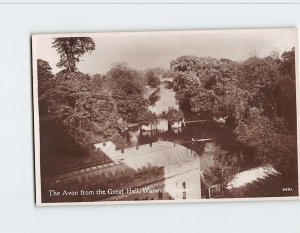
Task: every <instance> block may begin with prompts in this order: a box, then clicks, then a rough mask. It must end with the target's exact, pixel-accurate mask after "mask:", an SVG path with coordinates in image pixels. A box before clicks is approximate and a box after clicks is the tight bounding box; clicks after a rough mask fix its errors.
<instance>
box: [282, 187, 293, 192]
mask: <svg viewBox="0 0 300 233" xmlns="http://www.w3.org/2000/svg"><path fill="white" fill-rule="evenodd" d="M292 191H293V188H282V192H292Z"/></svg>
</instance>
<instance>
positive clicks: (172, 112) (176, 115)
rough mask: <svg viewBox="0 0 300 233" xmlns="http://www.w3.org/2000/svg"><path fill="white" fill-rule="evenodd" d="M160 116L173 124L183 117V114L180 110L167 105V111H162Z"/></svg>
mask: <svg viewBox="0 0 300 233" xmlns="http://www.w3.org/2000/svg"><path fill="white" fill-rule="evenodd" d="M161 117H162V118H163V119H166V120H167V121H168V122H169V123H170V124H173V123H174V122H176V121H181V120H182V119H183V118H184V114H183V112H182V111H181V110H177V109H176V108H174V107H169V109H168V111H167V112H162V114H161Z"/></svg>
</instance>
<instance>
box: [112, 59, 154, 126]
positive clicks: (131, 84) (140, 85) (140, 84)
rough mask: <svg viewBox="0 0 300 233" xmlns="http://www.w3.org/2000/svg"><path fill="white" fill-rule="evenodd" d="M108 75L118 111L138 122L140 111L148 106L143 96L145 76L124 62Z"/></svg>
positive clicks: (123, 116) (124, 117)
mask: <svg viewBox="0 0 300 233" xmlns="http://www.w3.org/2000/svg"><path fill="white" fill-rule="evenodd" d="M106 76H107V81H108V82H109V83H110V89H111V92H112V97H113V99H114V100H115V103H116V106H117V111H118V112H119V114H121V116H122V118H123V119H124V120H126V121H130V122H136V119H137V118H138V116H139V113H140V112H142V111H146V110H147V106H148V101H147V100H146V99H145V98H144V96H143V90H144V80H143V77H141V76H140V74H139V73H138V72H137V71H135V70H132V69H130V68H129V67H128V66H126V65H124V64H116V65H115V66H114V67H112V68H111V70H110V71H108V72H107V74H106Z"/></svg>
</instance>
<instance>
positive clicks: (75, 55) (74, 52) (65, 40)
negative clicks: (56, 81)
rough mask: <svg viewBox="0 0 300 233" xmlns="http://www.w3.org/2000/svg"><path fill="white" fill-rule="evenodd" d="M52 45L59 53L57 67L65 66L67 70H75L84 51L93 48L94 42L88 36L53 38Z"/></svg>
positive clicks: (87, 51)
mask: <svg viewBox="0 0 300 233" xmlns="http://www.w3.org/2000/svg"><path fill="white" fill-rule="evenodd" d="M52 44H53V46H52V47H54V48H56V51H57V52H58V53H59V55H60V60H59V62H58V63H57V67H59V68H66V70H67V72H75V71H77V68H76V64H77V63H78V62H79V61H80V58H81V57H82V56H83V55H84V54H85V53H90V52H92V51H93V50H95V42H94V41H93V39H92V38H90V37H60V38H55V39H54V41H53V43H52Z"/></svg>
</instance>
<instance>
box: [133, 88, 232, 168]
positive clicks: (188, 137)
mask: <svg viewBox="0 0 300 233" xmlns="http://www.w3.org/2000/svg"><path fill="white" fill-rule="evenodd" d="M155 94H156V96H155V98H154V99H155V101H154V103H152V105H150V106H149V110H150V111H152V112H154V113H156V114H160V113H162V112H163V111H167V110H168V108H169V107H174V108H176V109H179V106H178V104H177V101H176V98H175V92H174V91H173V89H172V88H168V85H167V84H166V83H162V84H161V85H160V87H159V91H157V92H156V93H155ZM190 118H191V116H189V115H188V114H187V113H185V120H186V121H187V123H186V125H185V126H182V127H180V128H171V127H168V122H167V121H166V120H161V121H160V122H159V123H158V127H157V129H155V130H151V131H144V130H141V129H140V128H139V127H135V128H132V129H131V130H130V131H129V141H130V144H131V145H132V146H135V145H137V144H139V145H142V144H149V143H150V142H156V141H172V142H175V143H178V144H181V145H183V146H185V147H187V148H190V149H192V150H194V151H195V152H196V153H197V154H198V155H199V156H201V157H202V164H203V169H205V167H209V166H211V165H213V164H212V163H213V153H210V152H209V151H213V149H214V148H213V147H214V146H216V145H221V146H222V147H224V148H229V149H230V148H231V147H232V146H233V145H232V142H233V140H234V135H233V133H232V131H231V130H229V129H228V128H226V127H220V125H218V124H216V123H214V122H211V121H207V122H191V123H188V120H189V119H190ZM197 139H211V140H212V143H210V144H209V145H207V144H208V143H203V142H194V141H196V140H197ZM205 151H206V152H207V153H204V152H205ZM202 155H203V156H202Z"/></svg>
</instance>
